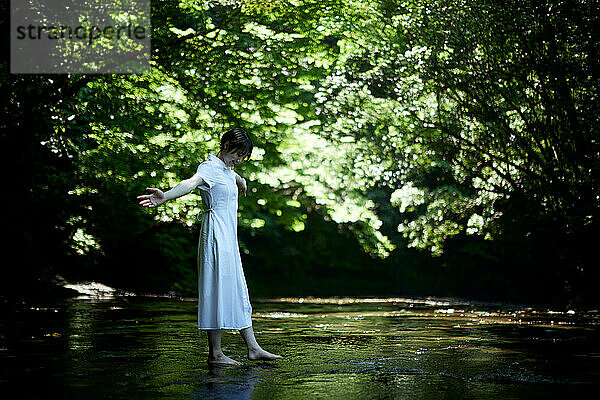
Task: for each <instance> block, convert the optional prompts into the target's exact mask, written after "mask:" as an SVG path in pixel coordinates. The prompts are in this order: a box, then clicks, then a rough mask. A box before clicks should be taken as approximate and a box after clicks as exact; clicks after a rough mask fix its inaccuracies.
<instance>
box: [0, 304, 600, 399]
mask: <svg viewBox="0 0 600 400" xmlns="http://www.w3.org/2000/svg"><path fill="white" fill-rule="evenodd" d="M196 307H197V303H196V299H179V298H161V297H135V296H112V297H106V298H102V297H98V298H94V297H93V296H92V297H90V296H88V297H84V298H77V299H71V300H66V301H63V302H60V303H57V304H45V305H31V304H22V305H20V306H18V307H17V308H14V307H12V308H11V309H8V310H7V309H5V310H3V318H2V320H1V322H0V324H1V325H0V328H1V329H0V383H1V384H2V388H3V389H6V390H9V389H16V390H17V392H18V393H20V394H21V395H20V396H18V397H19V398H42V397H44V398H48V397H50V398H77V399H81V398H86V399H96V398H98V399H105V398H128V399H138V398H148V399H150V398H151V399H157V398H179V397H183V398H214V399H220V398H222V399H246V398H253V399H299V398H302V399H304V398H319V399H340V398H347V399H354V398H359V399H360V398H365V399H370V398H419V399H422V398H426V399H442V398H443V399H446V398H460V399H463V398H467V399H479V398H486V399H506V398H527V399H529V398H549V397H550V398H553V397H567V398H592V396H593V397H594V398H595V397H596V396H595V394H597V390H598V389H599V385H598V384H599V382H600V379H599V373H600V364H599V361H600V341H599V340H598V339H600V335H599V325H598V324H599V323H600V314H599V313H598V311H597V310H591V311H588V312H583V311H577V312H575V311H571V310H569V311H566V312H558V311H550V310H540V309H533V308H525V307H511V306H506V305H504V306H499V305H493V304H480V303H470V302H465V301H457V300H451V299H407V298H391V299H357V298H342V299H340V298H330V299H317V298H283V299H265V300H262V301H259V300H255V301H253V309H254V316H253V320H254V330H255V332H256V334H257V337H258V339H259V342H260V343H261V344H262V345H263V347H265V348H266V349H267V350H270V351H273V352H276V353H279V354H282V355H283V356H284V358H283V359H281V360H277V361H274V362H250V361H248V360H245V351H246V349H245V346H244V343H243V340H242V338H241V337H240V335H239V334H238V333H237V332H235V331H229V332H228V333H226V334H225V335H224V336H223V349H224V351H225V353H226V354H227V355H229V356H231V357H233V358H235V359H238V360H240V361H245V363H244V365H243V366H239V367H214V366H209V365H207V364H206V362H205V360H206V358H207V357H208V347H207V345H206V334H205V333H204V332H201V331H198V330H197V329H196V315H197V314H196ZM4 308H6V306H4Z"/></svg>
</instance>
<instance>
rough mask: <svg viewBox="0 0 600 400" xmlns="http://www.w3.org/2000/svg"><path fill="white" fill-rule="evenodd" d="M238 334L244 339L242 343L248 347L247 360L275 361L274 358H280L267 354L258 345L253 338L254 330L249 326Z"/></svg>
mask: <svg viewBox="0 0 600 400" xmlns="http://www.w3.org/2000/svg"><path fill="white" fill-rule="evenodd" d="M240 333H241V335H242V337H243V338H244V342H246V347H248V359H249V360H275V359H276V358H281V356H280V355H278V354H273V353H269V352H268V351H266V350H263V349H262V348H261V347H260V346H259V345H258V342H257V341H256V337H254V330H253V329H252V327H251V326H250V327H248V328H244V329H241V330H240Z"/></svg>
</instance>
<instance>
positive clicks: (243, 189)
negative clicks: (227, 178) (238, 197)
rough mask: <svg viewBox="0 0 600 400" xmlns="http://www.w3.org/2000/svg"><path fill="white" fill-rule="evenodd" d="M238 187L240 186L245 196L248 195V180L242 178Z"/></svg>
mask: <svg viewBox="0 0 600 400" xmlns="http://www.w3.org/2000/svg"><path fill="white" fill-rule="evenodd" d="M238 187H239V188H240V192H242V194H243V195H244V197H246V192H247V191H248V185H246V180H245V179H243V178H242V180H241V181H240V184H239V185H238Z"/></svg>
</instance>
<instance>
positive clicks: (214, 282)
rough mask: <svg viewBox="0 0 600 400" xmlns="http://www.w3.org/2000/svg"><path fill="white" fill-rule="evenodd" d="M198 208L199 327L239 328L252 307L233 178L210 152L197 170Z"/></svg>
mask: <svg viewBox="0 0 600 400" xmlns="http://www.w3.org/2000/svg"><path fill="white" fill-rule="evenodd" d="M196 173H197V174H199V175H200V176H201V177H202V178H203V180H204V182H205V183H203V184H202V185H200V186H198V188H199V189H200V194H201V196H202V203H203V209H204V211H202V212H201V213H200V214H198V217H199V219H200V218H201V220H202V228H201V230H200V240H199V242H198V329H235V330H239V329H243V328H247V327H249V326H251V325H252V317H251V316H252V306H251V305H250V297H249V295H248V286H247V285H246V278H245V276H244V270H243V269H242V260H241V258H240V250H239V247H238V238H237V210H238V188H237V185H236V183H235V174H234V172H233V170H232V169H231V168H230V167H228V166H227V165H226V164H225V163H224V162H223V161H222V160H221V159H220V158H218V157H217V156H215V155H214V154H209V156H208V160H207V161H204V162H202V163H201V164H200V165H199V166H198V170H197V171H196Z"/></svg>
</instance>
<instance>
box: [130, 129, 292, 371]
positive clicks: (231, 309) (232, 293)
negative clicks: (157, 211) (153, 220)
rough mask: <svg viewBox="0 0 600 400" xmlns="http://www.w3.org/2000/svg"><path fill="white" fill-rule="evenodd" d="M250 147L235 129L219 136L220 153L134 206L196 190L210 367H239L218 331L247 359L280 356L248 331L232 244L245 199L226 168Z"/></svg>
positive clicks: (201, 304) (248, 309)
mask: <svg viewBox="0 0 600 400" xmlns="http://www.w3.org/2000/svg"><path fill="white" fill-rule="evenodd" d="M251 153H252V142H251V141H250V138H249V137H248V134H247V133H246V132H245V131H244V130H243V129H240V128H235V129H232V130H229V131H227V132H225V133H224V134H223V136H222V138H221V145H220V151H219V152H218V153H217V155H216V156H215V155H214V154H209V157H208V160H207V161H204V162H202V163H201V164H200V165H199V166H198V169H197V171H196V173H195V174H194V176H192V177H191V178H189V179H186V180H184V181H182V182H181V183H179V184H178V185H177V186H175V187H174V188H173V189H171V190H169V191H167V192H165V193H163V192H162V191H161V190H160V189H157V188H147V189H146V190H148V191H149V192H150V194H145V195H141V196H138V200H140V205H142V206H144V207H157V206H159V205H160V204H162V203H164V202H166V201H168V200H172V199H175V198H177V197H180V196H183V195H186V194H188V193H190V192H191V191H193V190H194V189H196V188H199V189H200V194H201V196H202V203H203V205H204V210H203V211H202V212H201V214H199V215H198V216H200V215H202V230H201V233H200V240H199V243H198V329H203V330H207V333H208V345H209V356H208V360H207V362H208V363H211V364H213V363H214V364H234V365H240V364H241V363H240V362H238V361H235V360H233V359H231V358H229V357H227V356H226V355H224V354H223V351H222V349H221V335H222V333H223V330H224V329H234V330H239V331H240V333H241V335H242V337H243V338H244V341H245V342H246V346H247V347H248V359H250V360H274V359H276V358H281V356H280V355H277V354H272V353H269V352H268V351H265V350H263V349H262V348H261V347H260V346H259V345H258V343H257V342H256V338H255V337H254V331H253V330H252V306H251V305H250V299H249V295H248V287H247V285H246V279H245V277H244V271H243V269H242V262H241V258H240V252H239V247H238V239H237V209H238V194H237V193H238V189H239V190H240V191H241V192H242V194H243V195H244V196H245V195H246V191H247V185H246V180H245V179H244V178H242V177H241V176H239V175H238V174H237V173H236V172H235V171H233V169H232V167H233V166H235V165H236V164H239V163H240V162H242V161H244V160H246V159H248V158H250V155H251Z"/></svg>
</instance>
